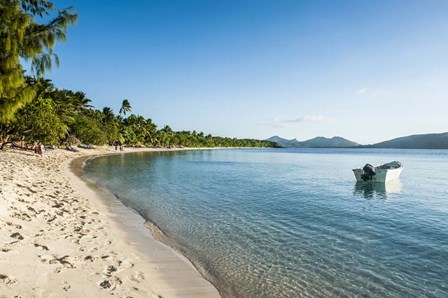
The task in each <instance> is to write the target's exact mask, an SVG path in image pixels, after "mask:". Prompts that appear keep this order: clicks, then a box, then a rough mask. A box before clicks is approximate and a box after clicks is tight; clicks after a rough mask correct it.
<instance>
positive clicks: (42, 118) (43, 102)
mask: <svg viewBox="0 0 448 298" xmlns="http://www.w3.org/2000/svg"><path fill="white" fill-rule="evenodd" d="M17 114H18V115H17V118H19V119H20V121H18V122H16V123H15V125H14V128H15V129H14V132H15V134H16V135H19V136H24V137H26V140H27V141H28V142H41V143H45V144H58V143H59V141H60V139H61V138H63V137H64V136H65V135H66V133H67V130H68V127H67V125H65V124H64V123H63V122H62V121H61V120H60V118H59V117H58V115H57V113H56V109H55V103H54V102H53V100H52V99H50V98H45V99H43V98H39V99H37V100H34V101H33V102H32V103H31V104H29V105H27V106H26V107H24V108H23V109H21V110H20V111H19V112H18V113H17Z"/></svg>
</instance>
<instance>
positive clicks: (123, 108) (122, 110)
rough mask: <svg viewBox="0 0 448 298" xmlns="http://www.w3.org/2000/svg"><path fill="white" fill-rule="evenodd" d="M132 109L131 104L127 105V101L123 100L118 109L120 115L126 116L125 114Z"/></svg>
mask: <svg viewBox="0 0 448 298" xmlns="http://www.w3.org/2000/svg"><path fill="white" fill-rule="evenodd" d="M131 110H132V107H131V104H130V103H129V100H127V99H125V100H123V102H122V103H121V108H120V115H121V114H123V115H126V112H129V113H130V112H131Z"/></svg>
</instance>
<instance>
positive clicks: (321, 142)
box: [301, 137, 359, 147]
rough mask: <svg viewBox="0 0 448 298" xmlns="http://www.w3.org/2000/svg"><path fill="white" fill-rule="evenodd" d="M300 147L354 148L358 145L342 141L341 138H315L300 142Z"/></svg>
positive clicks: (345, 140)
mask: <svg viewBox="0 0 448 298" xmlns="http://www.w3.org/2000/svg"><path fill="white" fill-rule="evenodd" d="M301 145H302V147H356V146H359V144H358V143H355V142H352V141H350V140H347V139H344V138H342V137H332V138H325V137H316V138H314V139H310V140H307V141H304V142H301Z"/></svg>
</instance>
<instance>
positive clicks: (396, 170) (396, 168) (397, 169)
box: [353, 161, 403, 183]
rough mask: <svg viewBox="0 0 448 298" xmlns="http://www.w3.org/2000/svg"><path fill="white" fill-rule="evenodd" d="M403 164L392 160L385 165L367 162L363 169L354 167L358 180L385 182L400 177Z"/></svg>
mask: <svg viewBox="0 0 448 298" xmlns="http://www.w3.org/2000/svg"><path fill="white" fill-rule="evenodd" d="M401 171H403V165H402V164H401V163H400V162H398V161H392V162H389V163H385V164H383V165H377V166H372V165H370V164H366V165H365V166H364V167H363V168H362V169H360V168H359V169H353V173H355V177H356V181H370V182H380V183H384V182H387V181H391V180H394V179H397V178H398V177H400V174H401Z"/></svg>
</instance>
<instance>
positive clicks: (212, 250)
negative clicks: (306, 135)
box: [87, 149, 448, 297]
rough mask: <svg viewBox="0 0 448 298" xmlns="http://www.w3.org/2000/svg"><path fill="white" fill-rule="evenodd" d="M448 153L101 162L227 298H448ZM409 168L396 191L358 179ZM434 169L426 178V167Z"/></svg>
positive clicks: (235, 154) (293, 153)
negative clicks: (366, 169)
mask: <svg viewBox="0 0 448 298" xmlns="http://www.w3.org/2000/svg"><path fill="white" fill-rule="evenodd" d="M447 157H448V153H447V152H446V151H419V150H415V151H409V150H401V151H400V150H365V151H364V150H361V151H359V150H352V149H340V150H337V149H307V150H217V151H192V152H182V153H166V154H139V155H134V154H128V155H124V156H108V157H102V158H97V159H95V160H92V161H91V163H90V164H89V166H88V168H87V172H88V175H89V176H91V177H93V178H94V179H95V180H96V181H97V182H98V183H99V184H100V185H103V186H106V187H108V188H110V189H111V190H112V191H113V192H114V193H117V194H118V195H119V196H120V197H122V198H123V199H124V200H126V204H127V205H129V206H132V207H133V208H135V209H137V210H139V212H140V213H141V214H146V215H147V218H148V219H150V220H151V221H154V222H155V223H156V224H157V226H158V227H160V229H162V230H163V231H164V233H165V234H166V235H167V236H168V237H170V238H171V239H172V241H173V245H175V246H177V247H178V248H179V249H181V250H182V251H183V252H185V253H186V254H187V255H188V257H189V258H190V259H192V260H193V261H194V262H196V263H198V264H200V265H201V267H202V268H204V270H205V275H206V276H207V277H208V278H210V279H211V280H212V281H213V282H214V284H215V285H217V287H218V288H219V289H220V290H221V291H222V293H224V295H225V296H239V297H334V296H351V297H354V296H367V297H397V296H400V297H403V296H421V297H422V296H423V297H424V296H427V297H447V296H448V290H447V281H448V258H447V253H448V232H447V231H448V222H447V221H446V218H447V215H448V196H447V194H448V193H447V190H446V189H448V173H447V171H446V168H448V167H447V165H448V158H447ZM390 160H400V161H401V162H403V163H404V164H405V166H406V168H405V171H404V172H403V175H402V177H401V178H400V180H399V181H397V183H395V184H392V185H382V186H371V185H370V186H369V185H364V184H363V185H359V184H357V183H355V182H354V178H353V174H352V173H351V170H350V169H351V168H354V167H358V166H359V165H362V164H365V163H366V162H372V163H375V162H382V161H390ZM429 164H430V165H431V167H430V168H429V167H428V165H429Z"/></svg>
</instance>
